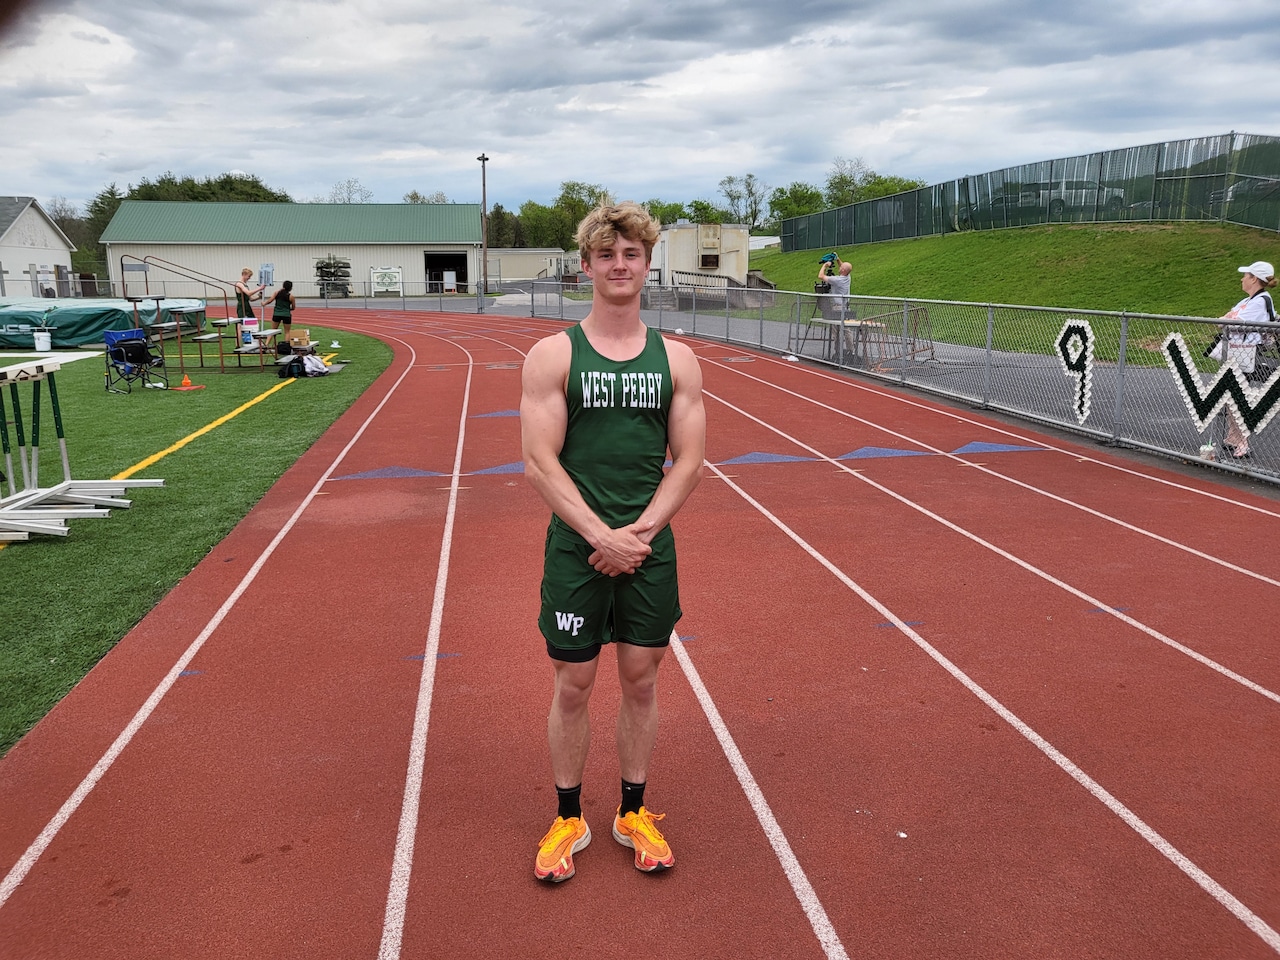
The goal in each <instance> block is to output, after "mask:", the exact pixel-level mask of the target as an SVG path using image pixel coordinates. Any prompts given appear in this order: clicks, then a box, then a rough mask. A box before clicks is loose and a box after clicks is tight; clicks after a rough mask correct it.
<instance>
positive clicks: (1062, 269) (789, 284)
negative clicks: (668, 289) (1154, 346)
mask: <svg viewBox="0 0 1280 960" xmlns="http://www.w3.org/2000/svg"><path fill="white" fill-rule="evenodd" d="M824 252H825V251H823V250H806V251H801V252H798V253H786V254H784V253H780V252H778V251H777V250H776V249H774V250H765V251H757V252H756V253H753V254H752V256H751V268H752V269H754V270H761V271H762V272H763V273H764V275H765V276H766V277H767V278H768V279H769V280H770V281H772V282H773V283H776V284H777V285H778V288H779V289H782V290H799V291H805V292H808V291H812V290H813V281H814V280H815V279H816V275H817V272H818V258H819V257H820V256H821V255H822V254H823V253H824ZM839 253H840V256H842V257H844V258H845V259H847V260H848V261H849V262H851V263H852V264H853V291H854V292H855V293H865V294H871V295H874V296H886V297H920V298H923V299H930V300H967V301H973V302H977V303H1017V304H1029V305H1033V306H1052V307H1076V308H1081V309H1092V310H1130V311H1133V312H1136V313H1164V314H1178V315H1184V316H1203V317H1219V316H1221V315H1222V314H1223V313H1225V312H1226V311H1227V309H1228V308H1230V307H1231V306H1232V305H1234V304H1235V302H1236V301H1237V300H1239V299H1240V297H1241V296H1242V293H1241V290H1240V274H1239V273H1237V271H1236V268H1237V267H1240V266H1242V265H1244V264H1247V263H1252V262H1253V261H1254V260H1269V261H1270V262H1271V263H1273V264H1280V235H1277V234H1274V233H1270V232H1267V231H1264V230H1256V229H1253V228H1250V227H1237V226H1235V225H1233V224H1184V223H1179V224H1114V225H1100V224H1088V225H1067V224H1062V225H1054V226H1045V227H1028V228H1024V229H1011V230H999V231H991V232H971V233H958V234H950V235H948V236H944V237H924V238H921V239H917V240H894V241H889V242H886V243H873V244H862V245H859V246H855V247H841V248H839Z"/></svg>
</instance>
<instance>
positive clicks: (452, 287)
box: [423, 253, 467, 293]
mask: <svg viewBox="0 0 1280 960" xmlns="http://www.w3.org/2000/svg"><path fill="white" fill-rule="evenodd" d="M423 256H425V257H426V266H427V292H428V293H442V292H443V293H465V292H466V290H467V255H466V254H465V253H424V254H423Z"/></svg>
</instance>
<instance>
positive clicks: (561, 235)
mask: <svg viewBox="0 0 1280 960" xmlns="http://www.w3.org/2000/svg"><path fill="white" fill-rule="evenodd" d="M520 226H521V227H522V228H523V230H524V238H525V242H526V243H527V244H528V245H529V246H531V247H559V248H560V249H561V250H571V249H573V248H574V247H575V246H576V244H575V241H574V239H573V232H574V229H575V228H576V227H577V221H573V222H572V223H570V221H569V215H568V214H567V213H566V212H565V211H564V210H563V209H561V208H560V207H548V206H544V205H543V204H541V203H538V202H537V201H535V200H526V201H525V202H524V203H522V204H520Z"/></svg>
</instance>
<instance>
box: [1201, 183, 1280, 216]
mask: <svg viewBox="0 0 1280 960" xmlns="http://www.w3.org/2000/svg"><path fill="white" fill-rule="evenodd" d="M1224 201H1225V202H1226V203H1228V204H1233V203H1238V204H1242V205H1244V206H1246V207H1251V206H1253V205H1254V204H1255V203H1264V202H1268V203H1269V202H1276V201H1280V180H1276V179H1272V178H1268V177H1242V178H1240V179H1239V180H1237V181H1236V182H1235V183H1232V184H1229V185H1228V186H1227V187H1226V189H1224V190H1214V191H1213V192H1212V193H1210V194H1209V210H1210V212H1211V213H1212V214H1213V215H1214V216H1218V215H1219V214H1220V213H1221V212H1222V204H1223V202H1224Z"/></svg>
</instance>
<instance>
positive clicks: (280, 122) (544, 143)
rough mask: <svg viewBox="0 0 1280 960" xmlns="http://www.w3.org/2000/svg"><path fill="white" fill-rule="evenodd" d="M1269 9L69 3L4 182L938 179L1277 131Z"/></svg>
mask: <svg viewBox="0 0 1280 960" xmlns="http://www.w3.org/2000/svg"><path fill="white" fill-rule="evenodd" d="M1270 6H1271V4H1270V2H1269V0H1268V2H1266V3H1264V2H1261V0H1222V2H1215V3H1208V2H1201V0H1165V2H1162V3H1158V4H1157V3H1153V2H1143V3H1130V4H1116V3H1113V2H1111V3H1106V2H1101V0H1082V2H1080V3H1076V4H1072V5H1069V6H1065V7H1064V6H1061V5H1045V4H1043V3H1041V2H1039V0H963V2H962V0H900V2H894V3H889V2H885V0H837V2H815V0H796V2H792V3H787V4H781V3H777V2H776V0H738V2H735V3H729V2H728V0H685V2H683V3H670V2H660V0H651V2H646V3H641V2H639V0H619V2H616V3H614V4H612V5H609V6H608V7H607V8H606V7H598V8H596V7H590V6H581V5H580V6H575V7H564V6H559V7H556V6H551V5H546V4H540V3H529V2H524V3H517V2H514V0H478V2H474V3H471V4H465V5H459V4H454V3H446V2H444V0H384V2H380V3H373V2H371V0H352V2H340V0H278V2H273V3H270V4H262V3H259V2H248V0H164V2H161V0H135V2H131V3H129V4H114V3H106V4H103V3H98V2H92V0H45V2H34V3H30V4H28V5H27V6H26V8H25V9H24V10H23V11H22V12H21V14H20V15H19V16H18V17H17V19H16V20H14V21H13V22H11V23H10V24H9V29H8V32H7V33H6V34H5V35H4V37H3V39H0V77H4V78H7V79H5V80H0V127H2V128H3V129H4V130H5V131H6V133H7V134H9V133H10V132H12V133H11V134H10V135H8V136H6V138H5V139H4V141H3V142H0V170H4V171H5V177H4V182H3V183H0V192H3V193H16V194H31V195H35V196H39V197H48V196H54V195H61V196H66V197H68V198H69V199H73V200H74V201H75V202H79V203H84V202H86V201H87V200H88V199H90V198H92V196H93V195H94V194H95V193H97V191H98V190H100V189H101V188H102V187H103V186H104V185H105V184H106V183H108V182H110V181H111V180H113V179H115V180H119V181H121V184H120V185H121V186H122V187H123V186H124V185H125V184H126V183H128V182H137V180H140V179H141V178H142V177H154V176H157V175H159V174H160V173H163V172H164V171H166V170H172V171H173V172H175V173H177V174H179V175H188V174H189V175H192V176H216V175H218V174H220V173H222V172H225V171H226V170H228V169H232V168H238V169H242V170H246V171H249V172H251V173H253V174H255V175H257V176H259V177H261V178H262V179H263V180H264V181H265V182H266V183H268V184H269V185H270V186H272V187H274V188H276V189H283V190H285V191H287V192H289V193H290V194H291V195H293V196H295V197H296V198H299V199H306V198H310V197H314V196H316V195H321V194H326V193H327V192H328V190H329V188H330V187H331V186H332V185H333V183H335V182H337V181H339V180H343V179H346V178H348V177H356V178H358V179H359V180H360V181H361V183H363V184H364V185H365V186H366V187H368V188H370V189H372V190H373V191H374V195H375V199H376V200H379V201H384V202H394V201H398V200H399V199H400V198H401V196H402V195H403V194H404V193H406V192H407V191H409V190H411V189H417V190H419V191H420V192H423V193H430V192H432V191H435V190H443V191H444V192H445V193H446V194H447V195H448V196H449V197H450V198H452V199H454V200H459V201H472V202H474V201H478V200H479V187H480V184H479V180H480V178H479V171H478V169H477V168H478V167H479V164H478V163H477V162H476V160H475V157H476V156H477V155H478V154H479V153H480V152H481V151H482V150H483V151H484V152H485V153H487V154H488V155H489V156H490V157H491V158H492V159H491V162H490V163H489V165H488V168H487V169H488V194H489V199H490V202H495V201H496V202H501V203H503V205H504V206H506V207H508V208H515V207H518V206H519V204H520V203H521V202H522V201H524V200H526V199H535V200H538V201H539V202H544V203H545V202H549V201H550V200H551V199H552V198H554V196H555V195H556V194H557V193H558V191H559V184H560V182H561V181H562V180H569V179H574V180H584V181H587V182H591V183H601V184H603V185H605V186H607V187H609V188H610V189H611V190H612V191H613V192H614V193H615V195H618V196H630V197H635V198H643V199H647V198H649V197H662V198H664V199H679V200H687V199H692V198H695V197H709V198H714V197H715V196H716V191H717V184H718V183H719V181H720V179H721V178H722V177H723V176H725V175H727V174H737V175H742V174H745V173H747V172H753V173H755V174H756V175H757V176H758V177H759V178H760V179H762V180H763V181H765V182H766V183H770V184H772V185H775V186H780V185H785V184H787V183H790V182H792V181H796V180H800V181H808V182H813V183H820V182H821V181H822V179H823V178H824V176H825V174H826V171H827V170H828V168H829V167H830V164H831V161H832V159H833V158H834V157H836V156H845V157H862V158H863V159H864V160H865V161H866V162H867V163H868V165H869V166H871V167H872V168H873V169H875V170H877V171H880V172H883V173H891V174H897V175H900V176H907V177H915V178H920V179H924V180H927V181H930V182H936V181H939V180H945V179H950V178H953V177H957V176H962V175H965V174H969V173H978V172H982V171H985V170H988V169H992V168H995V167H1001V166H1006V165H1011V164H1015V163H1022V162H1029V161H1033V160H1043V159H1050V158H1052V157H1060V156H1068V155H1072V154H1076V153H1083V152H1089V151H1093V150H1100V149H1108V148H1118V147H1124V146H1130V145H1133V144H1138V143H1147V142H1152V141H1155V140H1162V139H1166V138H1178V137H1188V136H1198V135H1206V134H1214V133H1222V132H1226V131H1228V130H1231V129H1237V130H1248V131H1250V132H1256V133H1280V98H1276V97H1272V96H1269V95H1268V96H1264V97H1258V96H1257V95H1256V94H1255V91H1257V90H1268V91H1269V90H1275V89H1278V88H1280V65H1277V63H1276V58H1274V57H1271V56H1268V55H1267V53H1268V51H1270V50H1276V49H1280V42H1277V41H1280V27H1278V26H1277V25H1276V24H1275V23H1274V20H1275V18H1274V17H1273V16H1272V14H1271V10H1270Z"/></svg>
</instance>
